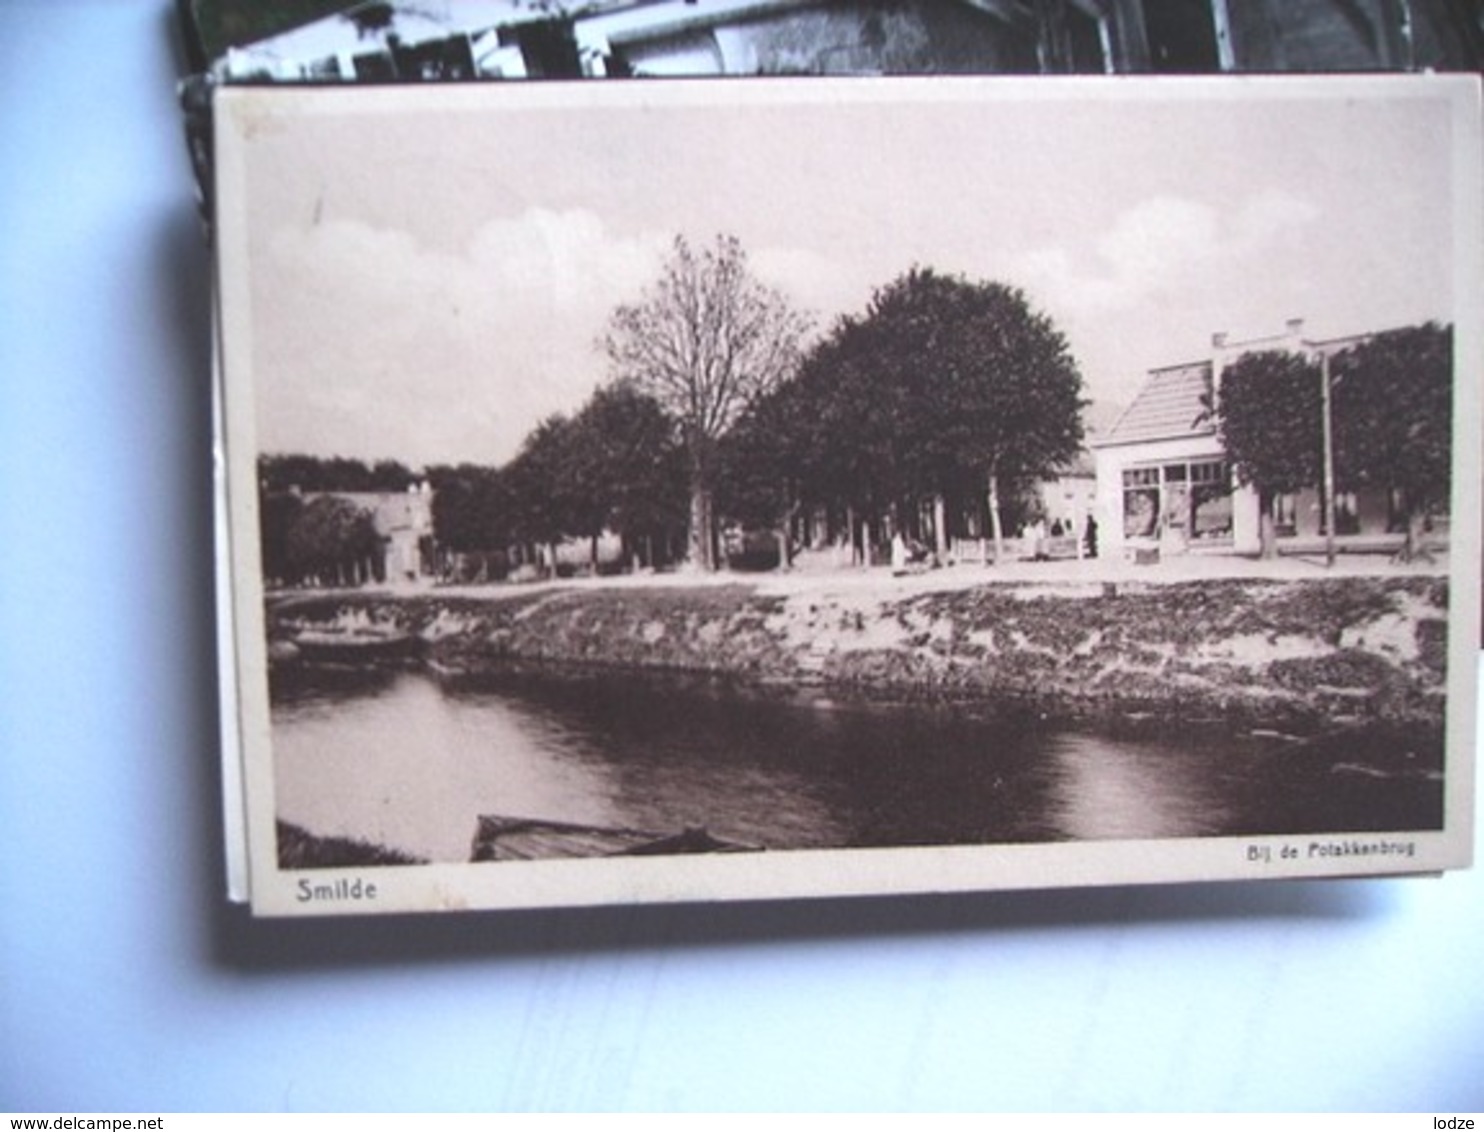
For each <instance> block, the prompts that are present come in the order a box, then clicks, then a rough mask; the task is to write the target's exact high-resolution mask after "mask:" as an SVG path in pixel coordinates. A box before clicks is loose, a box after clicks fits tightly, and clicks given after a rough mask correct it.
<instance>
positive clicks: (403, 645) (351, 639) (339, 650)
mask: <svg viewBox="0 0 1484 1132" xmlns="http://www.w3.org/2000/svg"><path fill="white" fill-rule="evenodd" d="M290 640H291V642H292V643H293V646H294V647H295V648H296V649H298V650H299V656H300V658H301V659H303V660H307V661H310V662H315V661H318V662H326V661H333V662H338V663H341V664H359V663H362V662H365V661H372V660H396V659H398V658H400V657H404V656H408V655H410V654H411V653H412V651H413V650H414V649H415V648H416V646H417V643H418V638H417V637H416V636H415V635H414V634H412V633H408V632H406V631H404V630H402V629H398V628H395V627H392V626H357V627H354V628H342V627H334V628H324V629H300V630H299V631H298V632H297V633H295V634H294V635H293V637H291V638H290Z"/></svg>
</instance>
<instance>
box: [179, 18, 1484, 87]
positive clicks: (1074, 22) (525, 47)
mask: <svg viewBox="0 0 1484 1132" xmlns="http://www.w3.org/2000/svg"><path fill="white" fill-rule="evenodd" d="M1468 8H1469V5H1466V4H1463V3H1459V2H1458V0H1242V2H1241V3H1233V2H1232V0H707V2H706V3H704V4H700V3H696V2H695V0H587V2H585V3H584V2H581V0H578V2H576V3H572V4H568V5H547V4H538V3H522V2H521V0H416V2H415V3H413V2H405V3H397V2H381V0H369V2H367V0H363V2H362V3H358V4H353V5H346V6H345V7H344V8H343V9H342V10H341V11H339V12H337V13H335V14H333V15H328V16H325V17H323V18H321V19H317V20H313V21H311V22H309V23H307V24H303V25H301V26H299V27H294V28H291V29H287V30H285V29H280V30H279V31H278V32H277V33H276V34H261V33H262V32H266V30H267V28H268V26H270V25H271V21H270V20H269V18H268V17H260V18H259V19H258V21H257V27H258V30H259V32H260V34H261V37H260V38H257V39H256V40H255V41H253V42H243V41H242V40H241V39H234V40H233V42H234V43H235V44H236V46H233V47H231V48H225V47H224V45H220V44H216V43H210V42H208V43H207V44H206V48H207V51H208V53H213V54H215V53H217V52H223V55H222V58H221V59H220V61H219V63H218V65H217V68H216V69H217V73H218V77H222V78H230V79H242V78H257V79H275V80H278V81H302V80H310V81H320V82H323V81H336V80H340V81H359V82H368V81H369V82H389V81H408V80H419V81H425V80H429V79H437V80H449V79H469V78H527V77H530V78H540V77H545V78H556V77H577V76H583V75H585V76H602V75H610V76H626V75H711V74H715V75H722V74H726V75H753V74H887V73H897V74H911V73H925V74H934V73H936V74H942V73H988V74H1036V73H1045V74H1057V73H1079V74H1113V73H1144V72H1152V73H1207V72H1217V71H1357V70H1420V69H1423V68H1439V69H1460V70H1472V69H1475V68H1477V67H1478V66H1479V62H1480V43H1481V40H1484V30H1481V27H1480V23H1479V16H1478V15H1477V14H1473V13H1471V12H1469V11H1467V10H1466V9H1468Z"/></svg>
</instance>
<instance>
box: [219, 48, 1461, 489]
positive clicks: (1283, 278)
mask: <svg viewBox="0 0 1484 1132" xmlns="http://www.w3.org/2000/svg"><path fill="white" fill-rule="evenodd" d="M347 95H349V96H350V98H349V99H347ZM242 97H243V102H242V103H241V104H240V106H239V109H238V111H237V112H236V113H235V114H233V115H229V116H228V121H229V122H235V123H239V124H240V125H241V129H240V133H239V132H238V131H236V130H234V129H233V128H231V127H230V126H229V127H228V128H226V129H225V130H224V133H225V134H226V135H228V139H229V140H228V142H227V144H228V145H229V146H237V145H240V150H239V156H240V158H241V161H240V164H239V163H237V162H234V161H229V162H227V163H226V164H225V165H224V170H226V172H225V173H224V176H223V184H222V188H221V191H222V193H223V203H224V208H225V210H226V212H227V221H226V227H225V236H224V241H223V252H224V256H225V263H226V268H225V270H226V271H227V272H229V273H233V272H245V273H246V276H245V278H246V282H247V287H248V289H247V292H246V293H247V294H248V295H250V302H251V311H250V320H249V322H248V325H249V326H250V334H251V336H252V342H251V347H252V348H251V359H252V360H251V366H252V373H251V380H252V381H253V383H254V388H255V392H256V395H257V398H258V417H257V430H258V436H257V439H258V445H259V447H260V449H262V450H264V451H273V452H290V451H292V452H309V453H314V454H319V455H343V456H354V457H360V458H367V459H375V458H393V459H400V460H403V461H405V462H407V463H409V464H412V465H414V466H416V465H424V464H429V463H444V462H457V461H465V460H468V461H474V462H479V463H500V462H503V461H504V460H506V459H508V458H509V457H510V456H511V455H512V454H513V453H514V451H515V450H516V448H517V447H518V445H519V443H520V441H521V439H522V437H524V436H525V434H526V432H527V431H528V430H529V428H530V427H531V425H532V424H533V423H534V422H535V421H536V420H538V419H540V418H541V417H542V416H545V415H547V414H549V413H552V412H556V411H570V410H572V409H575V408H577V407H578V406H579V405H580V404H581V403H582V402H583V400H584V399H585V398H586V397H587V396H588V395H589V394H590V393H591V392H592V390H593V389H594V388H596V387H597V386H598V385H599V384H601V383H602V382H603V381H604V380H605V379H606V377H607V370H606V364H605V360H604V357H603V355H602V353H601V350H600V349H599V347H598V345H597V342H598V339H599V337H600V335H601V334H602V331H603V328H604V326H605V324H606V322H607V319H608V317H609V314H610V312H611V311H612V310H613V308H614V306H615V305H616V304H618V303H621V302H626V301H633V300H635V299H636V298H638V297H639V296H640V295H641V294H642V293H643V291H644V289H645V288H646V287H647V286H648V285H649V284H650V283H651V282H652V281H653V280H654V278H655V277H656V274H657V272H658V270H659V266H660V263H661V262H662V260H663V257H664V254H665V251H666V249H667V248H668V247H669V245H670V243H671V241H672V239H673V238H674V236H675V235H676V234H677V233H683V234H685V235H686V236H687V237H689V238H690V239H691V240H692V241H693V242H695V243H706V242H708V241H710V240H711V239H712V238H713V237H714V236H715V235H716V234H718V233H722V232H727V233H732V234H735V235H736V236H738V237H739V238H740V239H741V240H742V242H743V244H744V246H745V247H746V249H747V250H748V253H749V256H750V260H751V263H752V265H753V267H754V270H755V272H756V273H757V274H758V275H759V276H760V277H762V278H763V279H764V280H765V281H767V282H769V283H770V284H773V285H775V286H777V287H778V288H780V289H781V290H783V291H784V292H785V293H786V294H788V295H789V296H790V297H791V298H792V299H793V300H794V301H795V302H796V303H797V304H798V305H800V306H801V307H803V308H805V309H807V310H809V311H811V312H813V314H814V315H815V318H816V320H817V324H818V325H819V327H820V328H824V327H827V326H828V324H829V323H830V321H831V320H832V319H834V318H835V317H837V316H838V315H840V314H842V313H851V312H858V311H860V310H861V309H862V308H863V307H864V305H865V304H866V302H867V301H868V300H869V298H870V296H871V293H872V291H873V290H874V289H875V288H877V287H880V286H882V285H884V284H886V283H887V282H889V281H890V280H892V279H893V278H894V277H896V276H897V275H899V274H901V273H902V272H903V271H905V270H907V269H908V268H909V267H911V266H912V265H913V264H921V265H924V266H931V267H934V268H937V269H941V270H945V271H951V272H958V273H962V274H964V275H966V276H968V277H971V278H974V279H991V280H998V281H1002V282H1007V283H1011V284H1014V285H1017V286H1019V287H1022V288H1023V289H1024V290H1025V291H1026V293H1027V295H1028V297H1029V299H1030V300H1031V302H1032V304H1033V305H1034V306H1036V307H1037V308H1038V309H1040V310H1041V311H1043V312H1044V313H1045V314H1047V315H1049V316H1050V317H1051V318H1052V319H1053V321H1054V322H1055V323H1056V324H1057V325H1058V326H1059V327H1060V328H1061V329H1062V330H1063V331H1064V332H1065V333H1066V335H1067V337H1068V339H1069V341H1070V343H1071V346H1072V350H1073V353H1074V355H1075V357H1076V358H1077V360H1078V363H1079V365H1080V367H1081V370H1082V374H1083V377H1084V380H1085V382H1086V385H1087V393H1088V395H1089V396H1090V397H1092V398H1095V399H1097V400H1100V401H1108V402H1115V403H1120V404H1122V403H1127V401H1128V400H1130V399H1131V398H1132V396H1133V395H1134V393H1135V392H1136V390H1137V388H1138V386H1139V384H1140V383H1141V381H1142V379H1143V376H1144V374H1145V372H1146V371H1147V370H1148V369H1149V368H1151V367H1154V366H1160V365H1168V364H1173V363H1177V362H1182V361H1187V360H1192V359H1195V358H1199V357H1201V356H1204V353H1205V352H1206V351H1207V349H1208V345H1209V341H1210V336H1211V334H1212V332H1213V331H1218V330H1224V331H1229V332H1231V334H1232V335H1233V336H1234V337H1237V338H1242V337H1253V336H1261V335H1267V334H1272V333H1276V332H1278V331H1280V330H1281V329H1282V327H1283V324H1284V321H1285V320H1286V319H1288V318H1295V317H1302V318H1304V319H1305V320H1306V329H1307V330H1308V332H1310V333H1311V334H1313V335H1315V336H1319V337H1330V336H1338V335H1342V334H1348V333H1354V332H1358V331H1363V330H1373V329H1381V328H1384V327H1388V326H1395V325H1403V324H1407V323H1412V322H1417V321H1421V320H1424V319H1428V318H1436V319H1443V320H1452V319H1453V317H1454V295H1453V275H1454V265H1453V255H1452V241H1453V238H1454V235H1455V231H1456V228H1455V220H1456V217H1455V210H1454V205H1453V200H1452V193H1453V185H1454V184H1455V182H1456V177H1455V174H1454V155H1453V153H1452V152H1451V147H1452V146H1453V144H1454V139H1453V134H1452V124H1451V122H1452V119H1451V118H1450V116H1449V105H1450V104H1449V101H1448V100H1447V99H1446V98H1442V97H1439V96H1438V90H1437V88H1436V87H1427V86H1425V85H1422V84H1420V83H1414V82H1412V81H1410V80H1406V79H1397V78H1395V77H1387V78H1385V79H1381V80H1379V81H1377V82H1376V83H1374V84H1370V85H1364V84H1357V83H1356V82H1354V81H1351V80H1344V81H1343V82H1341V83H1338V84H1337V83H1334V82H1324V81H1322V80H1321V82H1320V83H1319V84H1317V85H1316V84H1314V83H1312V82H1310V83H1308V84H1304V83H1302V82H1300V83H1294V82H1274V83H1271V84H1268V83H1263V82H1260V81H1253V80H1236V81H1235V82H1233V83H1232V84H1230V85H1228V84H1224V83H1219V82H1218V83H1211V82H1209V81H1193V82H1189V83H1168V82H1167V83H1163V84H1160V85H1158V86H1153V87H1151V86H1150V85H1147V84H1141V83H1135V82H1130V81H1129V80H1113V81H1112V82H1111V83H1109V82H1103V81H1100V80H1091V81H1088V80H1073V81H1070V82H1059V81H1055V80H1031V82H1030V83H1029V84H1026V83H1012V82H1006V81H1004V80H999V81H994V80H991V81H989V82H983V81H979V82H975V81H968V82H965V83H962V84H959V83H955V82H952V81H949V82H945V81H942V80H930V81H928V82H917V81H910V80H909V81H900V80H898V81H888V82H887V83H885V84H875V83H861V82H854V83H848V84H845V85H836V84H833V83H827V82H820V81H802V82H787V81H780V82H773V81H770V82H756V81H750V82H749V81H746V80H744V81H742V82H740V83H736V84H724V83H717V82H715V81H712V82H705V83H700V82H673V83H644V84H638V83H628V84H620V83H609V84H599V83H588V84H572V85H560V86H557V85H539V86H538V85H535V84H525V85H517V84H510V85H501V86H494V85H481V86H477V87H460V88H456V89H451V88H441V89H434V90H429V89H415V90H408V89H407V88H398V89H394V90H392V89H389V90H385V91H380V92H368V91H366V90H361V91H343V90H332V91H323V92H318V93H315V92H310V93H308V94H304V93H299V94H297V95H296V94H292V93H288V92H284V91H282V90H279V91H267V92H250V93H247V94H245V95H243V96H242ZM239 168H240V170H241V174H240V179H239V177H238V175H237V174H236V173H234V172H233V170H237V169H239ZM238 220H240V221H241V222H242V224H241V227H240V228H238V227H236V221H238ZM234 232H235V235H234Z"/></svg>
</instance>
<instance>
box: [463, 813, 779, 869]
mask: <svg viewBox="0 0 1484 1132" xmlns="http://www.w3.org/2000/svg"><path fill="white" fill-rule="evenodd" d="M760 849H761V846H758V845H747V844H744V843H743V842H740V841H728V840H725V839H723V838H719V837H713V836H712V835H711V834H710V833H709V832H707V831H706V829H705V828H703V827H701V826H688V827H686V828H685V829H682V830H681V831H680V832H678V833H655V832H652V831H650V830H643V829H624V828H621V827H613V826H598V825H579V824H576V823H574V822H559V821H545V820H542V819H540V818H513V817H502V816H498V815H491V814H481V815H480V817H479V824H478V826H477V828H476V829H475V831H474V849H473V853H472V854H471V855H470V860H471V861H538V860H549V859H553V858H561V857H651V856H654V857H658V856H665V855H669V854H682V853H749V852H757V851H759V850H760Z"/></svg>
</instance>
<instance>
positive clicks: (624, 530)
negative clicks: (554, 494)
mask: <svg viewBox="0 0 1484 1132" xmlns="http://www.w3.org/2000/svg"><path fill="white" fill-rule="evenodd" d="M569 443H570V445H571V446H572V450H571V451H570V452H569V453H568V457H567V460H566V462H565V467H566V474H567V475H568V477H569V484H568V491H569V494H570V497H571V500H572V506H571V508H570V511H569V515H570V517H571V518H572V519H573V520H575V527H574V529H572V530H570V531H569V532H568V533H569V534H572V535H575V536H578V537H587V538H589V539H591V540H592V544H593V565H594V568H596V566H597V537H598V535H600V534H601V533H602V532H603V531H604V530H610V531H613V532H615V533H616V534H618V535H619V536H620V537H621V538H622V539H623V541H624V545H625V549H626V550H627V551H628V552H629V553H630V554H639V552H640V550H639V548H640V547H641V546H643V547H644V548H646V549H645V552H644V555H643V557H644V559H645V561H646V562H647V563H648V564H649V565H654V562H655V552H654V544H655V542H656V540H660V541H661V542H663V541H667V536H668V533H669V531H670V530H671V529H675V528H680V529H683V528H684V526H685V506H686V504H685V464H684V458H683V453H682V452H681V450H680V447H679V445H678V444H677V442H676V437H675V427H674V423H673V422H672V421H671V420H670V418H669V417H668V416H667V415H666V414H665V411H664V409H662V408H661V407H660V404H659V402H658V401H656V400H655V399H654V398H653V397H651V396H649V395H648V394H646V393H644V392H642V391H641V390H639V389H638V388H637V387H635V386H634V385H633V384H631V383H629V382H619V383H617V384H614V385H609V386H606V387H604V388H602V389H599V390H598V391H597V392H595V393H594V394H593V396H592V397H591V399H589V401H588V402H587V404H586V405H584V406H583V407H582V409H581V410H579V412H578V413H577V416H576V417H575V418H574V419H573V422H572V432H571V436H570V438H569Z"/></svg>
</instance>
